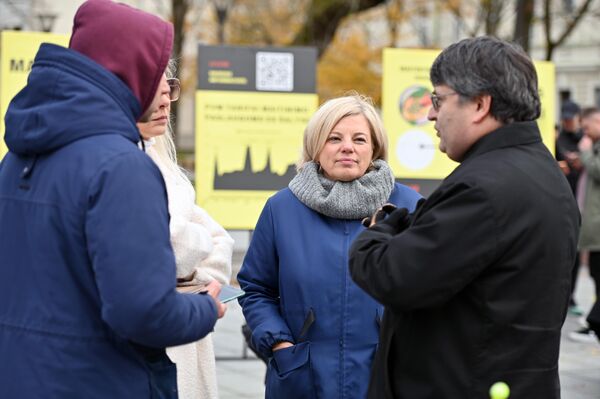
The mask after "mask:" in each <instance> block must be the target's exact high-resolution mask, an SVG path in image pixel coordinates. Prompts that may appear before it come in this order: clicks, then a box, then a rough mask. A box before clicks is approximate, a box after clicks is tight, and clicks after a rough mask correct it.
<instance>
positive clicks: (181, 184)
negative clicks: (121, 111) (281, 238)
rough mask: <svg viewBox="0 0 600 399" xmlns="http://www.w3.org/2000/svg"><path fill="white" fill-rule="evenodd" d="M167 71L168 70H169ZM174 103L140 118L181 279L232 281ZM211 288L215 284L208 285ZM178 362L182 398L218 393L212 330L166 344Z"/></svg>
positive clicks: (173, 96)
mask: <svg viewBox="0 0 600 399" xmlns="http://www.w3.org/2000/svg"><path fill="white" fill-rule="evenodd" d="M167 72H168V71H167ZM167 81H168V83H169V86H170V88H171V91H170V100H171V101H176V100H177V99H178V98H179V91H180V87H179V81H178V80H177V79H175V78H169V79H168V80H167ZM169 112H170V104H169V103H167V105H166V106H164V107H161V109H159V110H158V111H156V112H155V113H154V114H152V117H151V118H150V121H149V122H147V123H138V128H139V130H140V134H141V135H142V137H143V139H144V142H143V145H144V147H145V150H146V152H147V154H148V155H149V156H150V158H152V160H153V161H154V162H155V163H156V165H157V166H158V168H159V169H160V171H161V173H162V175H163V178H164V180H165V185H166V187H167V195H168V198H169V213H170V215H171V221H170V225H169V228H170V231H171V244H172V246H173V251H174V252H175V260H176V263H177V279H178V280H179V281H180V282H181V281H183V282H186V283H189V284H194V283H195V284H197V283H200V284H206V285H208V286H209V287H214V286H220V284H228V283H229V281H230V278H231V255H232V251H233V239H232V238H231V237H230V236H229V234H228V233H227V232H226V231H225V229H223V228H222V227H221V226H220V225H219V224H218V223H217V222H215V221H214V220H213V219H212V218H211V217H210V216H209V215H208V213H206V211H204V210H203V209H202V208H200V207H198V206H197V205H196V204H195V203H194V200H195V192H194V188H193V186H192V184H191V183H190V181H189V179H188V178H187V176H186V175H185V174H184V173H183V171H182V170H181V169H180V168H179V166H178V165H177V157H176V151H175V145H174V143H173V138H172V135H171V131H170V128H169ZM209 289H212V288H209ZM167 354H168V355H169V357H170V358H171V360H172V361H173V362H175V363H176V364H177V385H178V389H179V397H180V398H181V399H212V398H217V397H218V392H217V379H216V369H215V355H214V349H213V343H212V338H211V335H208V336H206V337H205V338H203V339H202V340H200V341H197V342H194V343H190V344H187V345H182V346H177V347H173V348H168V349H167Z"/></svg>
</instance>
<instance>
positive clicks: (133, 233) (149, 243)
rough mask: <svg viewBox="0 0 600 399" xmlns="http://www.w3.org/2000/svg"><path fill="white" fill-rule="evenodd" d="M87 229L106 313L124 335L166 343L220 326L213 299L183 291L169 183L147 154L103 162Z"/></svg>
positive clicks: (92, 187) (107, 319)
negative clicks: (177, 285) (171, 223)
mask: <svg viewBox="0 0 600 399" xmlns="http://www.w3.org/2000/svg"><path fill="white" fill-rule="evenodd" d="M85 233H86V239H87V244H88V253H89V257H90V259H91V263H92V266H93V269H94V273H95V279H96V284H97V287H98V292H99V295H100V299H101V307H102V318H103V320H104V321H105V322H106V323H107V324H108V325H109V326H110V327H111V328H112V329H113V330H114V331H115V332H116V333H117V334H119V335H121V336H122V337H124V338H126V339H130V340H132V341H134V342H137V343H140V344H143V345H147V346H152V347H166V346H175V345H180V344H183V343H187V342H192V341H195V340H198V339H200V338H202V337H204V336H205V335H206V334H208V333H209V332H210V331H212V329H213V327H214V324H215V322H216V319H217V308H216V304H215V302H214V301H213V300H212V298H211V297H209V296H205V295H190V294H179V293H177V292H176V291H175V281H176V278H175V258H174V256H173V251H172V249H171V244H170V241H169V215H168V212H167V200H166V191H165V186H164V182H163V180H162V176H161V174H160V172H159V170H158V168H157V167H156V166H155V165H154V164H153V163H152V161H151V160H150V159H149V158H148V157H147V156H146V155H145V154H143V153H142V152H139V153H137V152H135V153H129V154H126V155H120V156H117V157H115V158H113V159H111V160H109V161H108V162H107V163H106V165H104V166H102V167H100V168H99V171H98V172H97V174H96V176H95V178H94V179H93V180H92V181H91V183H90V188H89V193H88V210H87V214H86V221H85Z"/></svg>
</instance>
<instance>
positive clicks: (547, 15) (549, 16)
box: [543, 0, 593, 61]
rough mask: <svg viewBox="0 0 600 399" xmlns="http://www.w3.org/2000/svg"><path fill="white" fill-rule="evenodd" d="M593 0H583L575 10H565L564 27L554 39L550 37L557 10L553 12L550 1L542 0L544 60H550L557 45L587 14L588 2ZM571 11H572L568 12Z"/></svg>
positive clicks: (561, 42)
mask: <svg viewBox="0 0 600 399" xmlns="http://www.w3.org/2000/svg"><path fill="white" fill-rule="evenodd" d="M592 1H593V0H585V1H584V2H583V3H581V5H580V6H579V7H578V8H577V9H576V10H566V11H567V12H566V16H565V17H566V18H564V29H563V30H562V32H560V33H559V34H558V38H557V39H556V40H554V39H552V36H553V35H552V28H553V24H554V22H555V17H556V16H557V15H559V14H560V13H558V12H553V10H552V1H551V0H544V18H543V21H544V33H545V35H546V60H548V61H549V60H551V59H552V56H553V55H554V50H556V48H557V47H559V46H560V45H561V44H563V42H564V41H565V40H566V39H567V37H569V35H570V34H571V32H573V29H575V27H576V26H577V25H578V24H579V22H580V21H581V19H582V18H583V16H584V15H586V14H587V12H588V10H589V7H590V4H591V3H592ZM569 11H572V12H569Z"/></svg>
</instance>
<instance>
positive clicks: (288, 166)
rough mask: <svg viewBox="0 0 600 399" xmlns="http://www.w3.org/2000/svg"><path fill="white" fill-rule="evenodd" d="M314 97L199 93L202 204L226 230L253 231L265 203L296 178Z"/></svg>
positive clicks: (199, 196) (198, 158)
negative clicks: (296, 168) (296, 167)
mask: <svg viewBox="0 0 600 399" xmlns="http://www.w3.org/2000/svg"><path fill="white" fill-rule="evenodd" d="M317 105H318V97H317V95H316V94H312V93H272V92H243V91H211V90H199V91H197V92H196V193H197V201H198V203H199V204H200V205H201V206H202V207H203V208H204V209H206V211H207V212H208V213H209V214H210V215H211V216H212V217H213V218H215V220H216V221H218V222H219V223H220V224H221V225H222V226H224V227H226V228H228V229H240V230H244V229H254V226H255V225H256V221H257V220H258V216H259V215H260V212H261V210H262V208H263V206H264V204H265V201H266V200H267V199H268V198H269V197H270V196H272V195H273V194H274V193H275V192H276V191H277V190H279V189H282V188H284V187H286V186H287V183H288V182H289V180H290V179H291V178H293V176H295V174H296V170H295V163H296V162H297V161H298V159H299V158H300V155H301V151H302V136H303V132H304V128H305V127H306V124H307V122H308V120H309V118H310V117H311V116H312V114H313V113H314V112H315V110H316V108H317Z"/></svg>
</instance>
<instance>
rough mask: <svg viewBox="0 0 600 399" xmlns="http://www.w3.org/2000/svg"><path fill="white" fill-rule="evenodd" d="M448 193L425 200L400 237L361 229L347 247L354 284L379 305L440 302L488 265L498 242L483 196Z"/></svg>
mask: <svg viewBox="0 0 600 399" xmlns="http://www.w3.org/2000/svg"><path fill="white" fill-rule="evenodd" d="M452 191H453V192H452V193H451V194H450V195H447V196H445V197H444V198H443V199H442V200H440V201H439V202H437V203H435V202H434V203H433V204H428V203H427V202H425V204H424V205H423V208H422V209H420V211H419V212H418V213H417V215H416V218H415V220H414V221H413V224H412V225H411V226H410V227H409V228H408V229H406V230H404V231H403V232H401V233H400V234H397V235H391V234H387V233H383V232H378V231H374V230H372V229H367V230H365V231H363V232H362V233H361V234H360V235H359V236H358V237H357V239H356V240H355V241H354V243H353V244H352V246H351V248H350V272H351V275H352V278H353V280H354V281H355V282H356V284H358V285H359V286H360V287H361V288H363V289H364V290H365V291H366V292H367V293H369V294H370V295H371V296H372V297H373V298H375V299H376V300H378V301H379V302H380V303H381V304H383V305H384V306H388V307H390V308H392V309H394V310H397V311H409V310H414V309H418V308H425V307H432V306H437V305H440V304H443V303H444V302H446V301H448V300H449V299H450V298H451V297H453V296H454V295H456V293H457V292H459V291H460V290H461V289H462V288H463V287H465V286H466V285H467V284H468V283H469V282H470V281H472V280H473V279H474V278H475V277H476V276H477V275H478V274H479V273H481V271H482V270H483V269H484V268H486V267H487V266H488V265H489V264H490V263H492V259H494V256H495V248H496V247H497V241H498V238H497V236H496V229H495V228H494V225H495V222H494V216H495V215H494V213H493V210H492V207H491V205H490V204H489V202H488V201H487V199H486V196H485V194H484V193H483V192H482V190H480V189H477V188H473V187H466V186H464V187H454V188H453V189H452Z"/></svg>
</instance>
